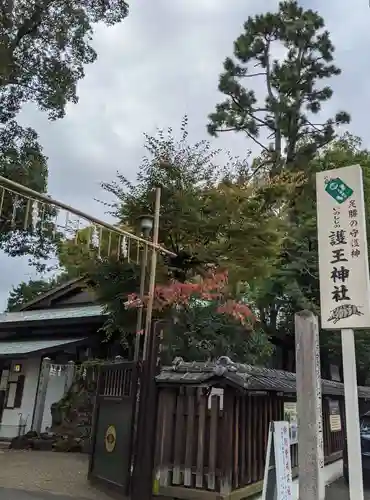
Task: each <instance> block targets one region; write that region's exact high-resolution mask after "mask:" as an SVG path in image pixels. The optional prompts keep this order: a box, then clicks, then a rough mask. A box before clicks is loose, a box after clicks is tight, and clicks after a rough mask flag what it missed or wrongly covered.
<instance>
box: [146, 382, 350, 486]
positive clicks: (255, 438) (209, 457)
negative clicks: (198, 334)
mask: <svg viewBox="0 0 370 500" xmlns="http://www.w3.org/2000/svg"><path fill="white" fill-rule="evenodd" d="M284 400H286V401H288V400H289V399H286V398H284V396H283V395H282V394H280V395H278V394H277V393H273V392H270V393H262V394H258V393H248V394H241V393H239V392H236V391H234V390H233V389H232V388H230V387H226V388H225V389H224V392H223V396H221V395H217V394H216V395H212V393H210V389H209V388H202V387H198V388H195V387H189V386H188V387H186V386H185V387H184V386H181V387H176V388H168V387H167V388H161V389H160V391H159V402H158V418H157V438H156V452H155V472H156V477H157V478H158V479H159V485H160V486H161V487H167V486H174V487H186V488H192V489H202V490H208V491H215V492H220V493H222V494H227V493H228V492H230V491H233V490H236V489H239V488H243V487H245V486H247V485H250V484H253V483H257V482H259V481H261V480H262V479H263V475H264V463H265V453H266V448H267V438H268V429H269V423H270V421H272V420H282V419H283V418H284ZM290 400H291V399H290ZM340 412H341V419H342V430H341V431H339V432H335V433H332V432H330V420H329V405H328V401H327V400H326V399H324V400H323V427H324V452H325V457H326V458H328V457H330V456H332V455H333V454H335V453H337V452H340V451H341V450H342V449H343V442H344V425H345V423H344V402H343V400H340ZM291 451H292V467H293V468H294V467H297V465H298V447H297V445H293V446H292V450H291Z"/></svg>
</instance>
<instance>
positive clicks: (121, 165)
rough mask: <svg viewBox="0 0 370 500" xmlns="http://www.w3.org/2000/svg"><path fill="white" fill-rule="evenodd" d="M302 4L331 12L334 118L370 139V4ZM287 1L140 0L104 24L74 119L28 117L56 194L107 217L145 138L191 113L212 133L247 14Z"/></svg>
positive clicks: (241, 146)
mask: <svg viewBox="0 0 370 500" xmlns="http://www.w3.org/2000/svg"><path fill="white" fill-rule="evenodd" d="M302 3H304V4H305V6H306V7H311V8H313V9H316V8H317V9H319V10H320V12H321V13H322V14H323V15H324V17H325V19H326V21H327V25H328V28H329V30H330V31H331V32H332V35H333V40H334V43H335V45H336V47H337V61H338V64H339V65H340V66H341V67H342V69H343V75H342V76H340V77H339V78H337V79H335V81H334V82H333V86H334V89H335V91H336V94H335V97H334V99H333V100H332V102H331V103H330V105H329V107H328V108H327V110H326V113H333V112H335V111H336V110H337V109H339V108H345V109H346V110H348V111H350V112H351V113H352V116H353V124H352V125H351V131H354V132H355V133H357V134H361V135H362V136H363V137H364V138H365V140H366V141H368V140H369V135H368V134H369V133H368V132H367V129H366V128H365V121H364V117H366V118H365V119H367V115H366V112H365V113H364V110H365V109H366V108H364V104H363V103H364V102H366V101H367V100H368V98H369V90H368V84H367V78H366V77H367V73H368V72H367V47H368V45H369V44H368V43H366V42H367V41H369V38H370V34H369V28H368V26H369V25H370V10H369V7H368V3H367V1H366V0H354V1H353V2H352V3H348V2H338V0H326V1H325V2H318V0H313V1H305V2H302ZM277 4H278V1H277V0H264V1H262V2H255V1H252V0H249V1H247V0H232V1H229V2H227V1H225V0H197V1H195V0H178V1H169V0H156V1H149V0H135V1H134V2H131V10H130V15H129V17H128V18H127V19H126V20H125V21H124V22H123V23H122V24H121V25H119V26H115V27H113V28H106V27H104V26H98V27H97V30H96V35H95V38H94V46H95V48H96V50H97V52H98V60H97V62H96V63H95V64H94V65H92V66H89V67H88V68H86V78H85V79H84V80H83V81H82V82H81V83H80V85H79V96H80V102H79V104H78V105H74V106H69V107H68V110H67V111H68V112H67V116H66V118H65V119H63V120H61V121H59V122H55V123H50V122H48V121H47V119H46V117H45V116H44V115H42V114H41V113H39V112H37V111H35V110H34V109H33V108H31V107H26V108H25V109H24V111H23V113H22V121H23V122H24V123H26V124H28V125H31V126H33V127H34V128H36V130H37V131H38V132H39V134H40V138H41V142H42V144H43V145H44V148H45V151H46V154H47V155H48V156H49V170H50V176H49V179H50V182H49V187H50V193H51V194H52V195H53V196H54V197H57V198H60V199H63V200H65V201H67V202H68V203H71V204H73V205H74V206H76V207H79V208H81V209H83V210H86V211H88V212H91V213H93V214H94V215H100V216H103V217H105V216H104V214H103V212H104V208H103V207H102V206H101V205H99V204H97V203H96V202H94V198H102V197H104V193H102V191H101V189H100V187H99V184H100V182H101V181H109V180H111V179H113V178H114V177H115V173H116V171H117V170H120V171H121V172H124V173H125V174H126V175H128V176H130V177H131V178H134V176H135V172H136V169H137V166H138V164H139V161H140V159H141V157H142V155H143V154H144V151H143V148H142V145H143V135H142V134H143V132H149V133H151V132H154V131H155V128H156V127H168V126H173V127H174V128H175V129H176V127H177V126H178V124H179V122H180V120H181V118H182V116H183V115H184V114H185V113H187V114H188V115H189V120H190V133H191V134H190V135H191V138H193V139H194V140H199V139H201V138H204V137H207V135H206V129H205V127H206V123H207V115H208V114H209V113H210V112H211V111H213V109H214V105H215V104H216V103H217V102H218V101H219V100H220V96H219V94H218V91H217V83H218V75H219V73H220V71H221V69H222V62H223V59H224V58H225V56H227V55H231V53H232V48H233V41H234V40H235V38H236V37H237V36H238V35H239V34H240V32H241V30H242V25H243V23H244V21H245V20H246V18H247V17H248V16H249V15H253V14H254V13H256V12H257V11H259V12H263V11H266V10H267V9H275V7H276V6H277ZM366 121H367V120H366ZM215 146H216V147H224V148H226V149H230V150H232V152H233V153H234V154H236V155H243V154H244V153H245V152H246V151H247V150H248V148H250V147H251V146H252V144H250V143H249V142H248V141H247V140H246V139H244V137H242V136H235V135H233V134H231V135H230V134H226V135H223V136H222V137H221V138H220V139H218V140H216V141H215ZM1 267H2V268H3V267H4V266H3V260H1ZM13 267H15V263H14V262H13V263H11V266H8V269H9V271H7V272H9V273H12V274H11V276H12V278H11V279H9V280H8V281H6V280H2V286H1V292H2V294H3V295H4V296H6V294H7V291H8V287H9V283H10V282H11V283H16V282H17V281H19V280H20V279H21V276H20V274H19V273H18V275H17V276H15V275H14V272H13V271H11V270H10V269H11V268H13ZM18 270H19V268H18ZM26 271H27V268H25V270H23V272H26ZM16 278H17V280H16ZM0 298H1V295H0Z"/></svg>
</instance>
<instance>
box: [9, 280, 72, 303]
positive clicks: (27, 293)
mask: <svg viewBox="0 0 370 500" xmlns="http://www.w3.org/2000/svg"><path fill="white" fill-rule="evenodd" d="M67 280H68V276H67V275H66V274H61V275H59V276H56V277H54V278H51V279H48V280H47V279H46V280H30V281H28V283H27V282H25V281H22V282H21V283H19V285H17V286H15V287H13V288H12V290H11V291H10V293H9V297H8V303H7V309H6V310H7V311H16V310H18V309H19V308H20V307H21V306H23V305H25V304H27V302H30V301H31V300H33V299H36V298H37V297H39V296H40V295H43V294H44V293H46V292H49V291H50V290H52V289H53V288H54V287H56V286H57V285H59V284H61V283H63V282H65V281H67Z"/></svg>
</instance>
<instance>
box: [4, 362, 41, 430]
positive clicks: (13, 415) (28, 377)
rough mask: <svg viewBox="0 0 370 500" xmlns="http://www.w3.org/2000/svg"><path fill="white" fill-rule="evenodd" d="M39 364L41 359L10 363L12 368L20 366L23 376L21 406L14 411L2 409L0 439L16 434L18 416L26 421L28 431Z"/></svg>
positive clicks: (30, 423)
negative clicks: (16, 365) (15, 365)
mask: <svg viewBox="0 0 370 500" xmlns="http://www.w3.org/2000/svg"><path fill="white" fill-rule="evenodd" d="M40 362H41V358H29V359H22V360H14V361H13V362H12V366H13V365H14V364H17V363H19V364H21V365H22V375H25V381H24V389H23V397H22V405H21V407H20V408H15V409H14V410H6V409H4V412H3V418H2V422H1V425H0V437H2V438H13V437H15V436H16V435H17V434H18V424H19V417H20V414H22V419H24V420H27V426H26V432H27V431H29V430H30V428H31V425H32V416H33V409H34V405H35V397H36V391H37V383H38V379H39V370H40Z"/></svg>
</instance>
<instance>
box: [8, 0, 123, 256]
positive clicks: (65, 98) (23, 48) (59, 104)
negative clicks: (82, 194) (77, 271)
mask: <svg viewBox="0 0 370 500" xmlns="http://www.w3.org/2000/svg"><path fill="white" fill-rule="evenodd" d="M127 14H128V6H127V3H126V2H124V1H120V0H104V1H103V0H29V1H27V2H25V1H23V0H4V1H2V2H1V6H0V175H3V176H6V177H8V178H10V179H12V180H14V181H16V182H20V183H22V184H24V185H26V186H28V187H31V188H32V189H35V190H37V191H39V192H45V191H46V188H47V160H46V157H45V156H44V154H43V152H42V148H41V146H40V145H39V144H38V137H37V134H36V132H35V131H33V130H32V129H30V128H22V127H20V126H19V125H18V124H17V123H16V121H15V120H16V117H17V115H18V113H19V111H20V110H21V108H22V106H23V105H24V104H25V103H33V104H35V105H36V106H37V107H38V108H39V109H40V110H41V111H45V112H46V113H47V114H48V116H49V118H50V119H51V120H54V119H57V118H62V117H63V116H64V114H65V108H66V105H67V104H68V103H69V102H71V103H77V101H78V98H77V84H78V82H79V80H81V78H83V77H84V67H85V66H86V65H87V64H90V63H92V62H94V61H95V59H96V57H97V54H96V52H95V50H94V49H93V47H92V45H91V41H92V37H93V28H94V24H95V23H98V22H103V23H105V24H107V25H113V24H116V23H118V22H120V21H122V20H123V19H124V18H125V17H126V16H127ZM13 201H14V200H13ZM18 201H19V200H18ZM12 211H13V205H12V203H11V202H10V201H9V202H8V203H6V204H5V205H4V206H3V207H2V213H1V214H0V215H1V222H2V227H1V238H0V248H2V249H3V250H5V251H6V252H7V253H10V254H11V255H22V254H23V255H24V254H30V253H33V254H34V255H36V260H38V259H39V258H42V257H47V256H48V254H49V253H50V251H51V246H50V244H49V243H47V242H46V241H44V240H45V238H42V236H41V234H32V235H31V234H30V231H29V228H28V227H27V228H26V229H24V227H23V220H21V219H22V217H21V216H22V215H24V211H25V206H24V204H23V205H22V203H20V207H18V218H17V220H16V224H15V226H16V227H14V225H12V226H11V227H10V224H9V221H10V220H11V219H12ZM46 235H47V234H46ZM44 236H45V233H44ZM49 236H50V235H49Z"/></svg>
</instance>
